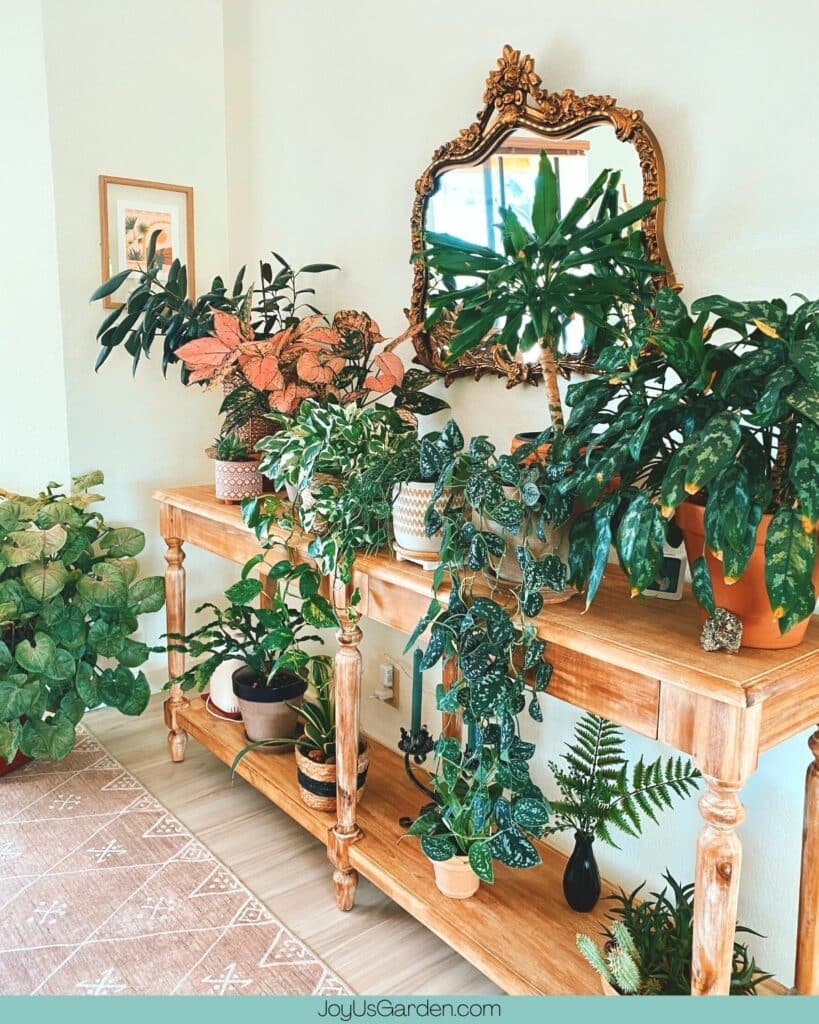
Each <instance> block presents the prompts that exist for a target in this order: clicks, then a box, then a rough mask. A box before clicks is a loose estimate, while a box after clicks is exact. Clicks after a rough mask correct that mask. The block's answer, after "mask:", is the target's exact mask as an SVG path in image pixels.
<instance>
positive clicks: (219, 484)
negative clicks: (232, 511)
mask: <svg viewBox="0 0 819 1024" xmlns="http://www.w3.org/2000/svg"><path fill="white" fill-rule="evenodd" d="M206 454H207V455H208V457H209V458H211V459H213V471H214V483H215V490H216V497H217V498H218V499H219V501H224V502H226V503H229V504H230V503H236V504H238V503H239V502H241V501H243V500H244V499H245V498H252V497H254V496H255V495H257V494H261V493H262V474H261V473H260V472H259V463H260V461H261V456H259V455H256V454H255V453H253V452H251V451H250V449H249V447H248V446H247V444H246V443H245V442H244V441H242V440H240V438H239V437H238V436H237V435H236V434H224V433H223V434H221V435H220V436H219V437H217V438H216V440H215V441H214V442H213V446H212V447H211V448H208V449H207V451H206Z"/></svg>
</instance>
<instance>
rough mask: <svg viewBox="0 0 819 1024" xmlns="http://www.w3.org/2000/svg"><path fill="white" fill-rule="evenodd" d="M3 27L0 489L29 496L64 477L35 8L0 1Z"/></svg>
mask: <svg viewBox="0 0 819 1024" xmlns="http://www.w3.org/2000/svg"><path fill="white" fill-rule="evenodd" d="M0 23H2V25H3V44H2V60H0V97H2V100H1V101H0V102H2V109H1V110H0V113H2V119H0V125H2V138H3V142H2V157H0V194H2V196H3V197H4V211H3V242H2V245H0V282H2V285H0V288H2V294H3V297H2V301H0V380H1V381H2V384H3V400H2V402H0V487H5V488H7V489H8V490H12V491H17V492H18V493H23V494H30V493H32V492H33V493H37V491H39V490H40V489H41V488H42V487H43V485H44V484H46V483H48V481H49V480H57V481H60V482H67V479H68V473H69V466H68V438H67V434H66V396H65V377H64V366H63V344H62V335H61V326H60V310H59V294H58V289H57V285H58V277H59V267H58V263H57V246H56V244H55V238H54V189H53V186H52V181H51V145H50V141H49V135H48V121H47V110H48V106H47V102H48V101H47V96H46V68H45V60H44V57H43V24H42V14H41V11H40V5H39V4H32V3H29V2H27V0H2V2H0Z"/></svg>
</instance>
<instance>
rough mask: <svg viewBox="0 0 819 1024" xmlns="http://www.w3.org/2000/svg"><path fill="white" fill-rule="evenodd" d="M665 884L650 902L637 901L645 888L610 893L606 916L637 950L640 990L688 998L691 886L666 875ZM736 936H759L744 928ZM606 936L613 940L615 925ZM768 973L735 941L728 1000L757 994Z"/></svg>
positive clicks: (691, 942) (692, 896) (692, 914)
mask: <svg viewBox="0 0 819 1024" xmlns="http://www.w3.org/2000/svg"><path fill="white" fill-rule="evenodd" d="M663 877H664V879H665V881H666V882H667V883H668V884H667V886H666V887H664V888H663V889H662V890H661V891H660V892H652V893H650V896H651V898H650V899H645V900H641V899H640V894H641V892H642V890H643V888H644V886H642V885H641V886H639V887H638V888H637V889H635V890H634V892H632V893H630V894H626V893H625V892H624V891H623V890H622V889H621V890H620V891H619V892H618V893H615V894H613V895H612V896H611V897H610V899H611V901H612V904H613V906H612V909H611V910H610V911H609V915H608V916H609V917H610V918H611V919H612V921H613V922H619V923H621V924H622V925H623V926H625V928H626V929H627V930H628V932H629V935H630V936H631V939H632V942H633V943H634V946H635V948H636V951H637V957H638V960H639V963H640V965H641V971H642V976H643V989H642V991H644V992H646V993H653V994H657V995H669V996H670V995H690V993H691V961H692V951H693V936H694V886H693V884H688V885H682V884H681V883H680V882H677V881H676V880H675V879H674V878H673V877H672V876H671V874H670V873H666V874H665V875H664V876H663ZM737 931H738V932H744V933H747V934H751V935H758V934H759V933H758V932H754V931H752V930H751V929H750V928H744V927H742V926H738V927H737ZM605 935H606V937H607V938H608V939H614V938H615V937H616V933H615V931H614V926H613V925H612V926H610V927H609V928H608V929H607V930H606V932H605ZM770 977H771V975H770V974H766V973H765V972H763V971H762V970H761V969H760V968H759V967H757V965H756V961H755V960H754V959H753V957H752V956H751V955H750V954H749V952H748V947H747V945H746V944H745V943H742V942H739V941H735V942H734V958H733V964H732V970H731V995H756V994H757V993H756V989H757V986H758V985H760V984H761V983H762V982H763V981H765V980H766V979H767V978H770Z"/></svg>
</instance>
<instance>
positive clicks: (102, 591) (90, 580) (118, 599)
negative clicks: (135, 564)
mask: <svg viewBox="0 0 819 1024" xmlns="http://www.w3.org/2000/svg"><path fill="white" fill-rule="evenodd" d="M138 585H139V584H134V586H138ZM77 592H78V593H79V594H80V596H81V597H83V598H85V600H86V601H88V602H89V604H92V605H96V606H97V607H98V608H121V607H122V606H123V605H124V604H125V603H126V601H127V600H128V596H129V594H128V581H127V579H126V578H125V574H124V573H123V571H122V569H121V568H120V567H119V566H118V565H116V563H114V562H98V563H97V564H96V565H95V566H93V568H92V569H91V571H90V573H89V574H88V575H87V576H83V577H81V578H80V580H79V581H78V583H77ZM131 592H132V593H133V588H131Z"/></svg>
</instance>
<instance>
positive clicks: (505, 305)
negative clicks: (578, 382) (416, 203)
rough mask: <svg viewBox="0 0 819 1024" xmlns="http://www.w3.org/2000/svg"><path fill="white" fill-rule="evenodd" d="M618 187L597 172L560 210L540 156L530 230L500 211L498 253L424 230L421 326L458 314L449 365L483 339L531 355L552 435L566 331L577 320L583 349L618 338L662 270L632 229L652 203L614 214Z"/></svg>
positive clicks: (615, 179) (557, 422) (558, 422)
mask: <svg viewBox="0 0 819 1024" xmlns="http://www.w3.org/2000/svg"><path fill="white" fill-rule="evenodd" d="M619 183H620V172H619V171H608V170H607V171H603V172H602V173H601V174H600V175H599V176H598V177H597V178H596V179H595V181H593V182H592V184H591V185H590V186H589V187H588V189H587V190H586V192H585V193H584V194H583V195H582V196H580V197H579V198H578V199H577V200H576V201H575V202H574V203H573V204H572V206H571V208H570V209H569V210H568V211H567V212H566V213H565V214H561V211H560V202H559V187H558V182H557V178H556V176H555V172H554V170H553V169H552V165H551V163H550V161H549V157H548V155H547V154H546V152H545V151H544V152H542V153H541V155H540V163H539V168H538V175H537V179H536V182H535V190H534V200H533V203H532V210H531V224H530V225H527V224H524V223H522V222H521V220H520V219H519V218H518V216H517V215H516V214H515V213H514V211H513V210H511V209H508V208H502V209H501V211H500V217H501V223H500V224H499V225H498V227H499V230H500V236H501V240H502V247H503V251H502V252H496V251H495V250H494V249H491V248H489V247H487V246H481V245H476V244H474V243H472V242H468V241H465V240H463V239H460V238H455V237H453V236H452V235H446V234H439V233H436V232H432V231H430V232H427V233H426V235H425V244H426V248H425V250H424V251H423V252H422V253H420V254H419V255H420V257H421V258H423V259H424V260H425V261H426V263H427V265H428V266H429V268H430V270H431V271H432V272H433V273H434V274H436V275H437V283H436V286H435V287H433V288H432V289H431V292H430V295H429V297H428V300H427V302H428V306H429V308H430V310H431V313H430V316H429V317H428V319H427V326H429V327H431V326H434V325H435V324H436V323H437V322H438V321H439V320H440V319H441V317H442V316H444V315H445V313H447V312H448V313H449V314H450V315H451V314H453V313H454V317H455V318H454V323H453V329H454V335H453V338H452V341H451V343H450V345H449V350H448V352H447V358H448V359H449V360H451V361H454V360H456V359H458V358H459V357H460V356H461V355H463V354H464V353H465V352H468V351H469V350H470V349H474V348H476V347H478V346H483V345H485V344H487V342H489V343H490V344H493V345H500V346H502V347H503V348H504V349H505V350H506V351H507V352H508V353H509V354H510V355H512V356H514V355H515V354H516V353H517V352H518V351H520V352H524V353H526V352H529V351H530V350H537V358H538V360H539V362H540V365H541V367H542V370H543V383H544V388H545V393H546V398H547V403H548V410H549V414H550V417H551V424H552V426H553V427H554V428H555V430H556V432H558V433H559V432H560V431H562V429H563V426H564V413H563V406H562V404H561V399H560V393H559V390H558V363H559V360H560V357H561V355H562V354H564V353H563V351H562V348H561V346H562V345H563V339H564V332H565V330H566V328H567V326H568V325H569V323H570V322H571V320H572V319H573V318H574V317H578V316H579V317H582V318H583V322H584V342H583V345H584V348H585V347H590V346H591V347H594V348H595V349H596V348H599V347H602V346H603V345H605V344H606V342H607V340H608V339H609V338H610V337H612V336H620V335H622V334H624V333H625V332H626V331H627V329H628V326H629V324H630V323H631V321H632V319H633V316H634V311H635V308H638V307H640V306H641V305H642V304H643V302H644V301H645V300H646V298H647V296H648V295H650V293H651V289H650V278H651V275H653V274H658V273H661V272H662V269H663V268H662V267H661V266H660V265H659V264H655V263H651V262H649V261H648V260H647V259H646V258H645V254H644V249H643V241H642V235H641V233H640V232H639V230H638V229H637V227H636V225H637V224H638V222H639V221H640V220H641V218H642V217H644V216H645V215H646V214H647V213H648V212H649V211H650V210H651V209H653V207H654V206H656V204H657V202H658V200H652V199H647V200H644V201H643V202H641V203H638V204H637V205H636V206H634V207H632V208H631V209H630V210H626V211H623V212H618V192H619Z"/></svg>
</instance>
